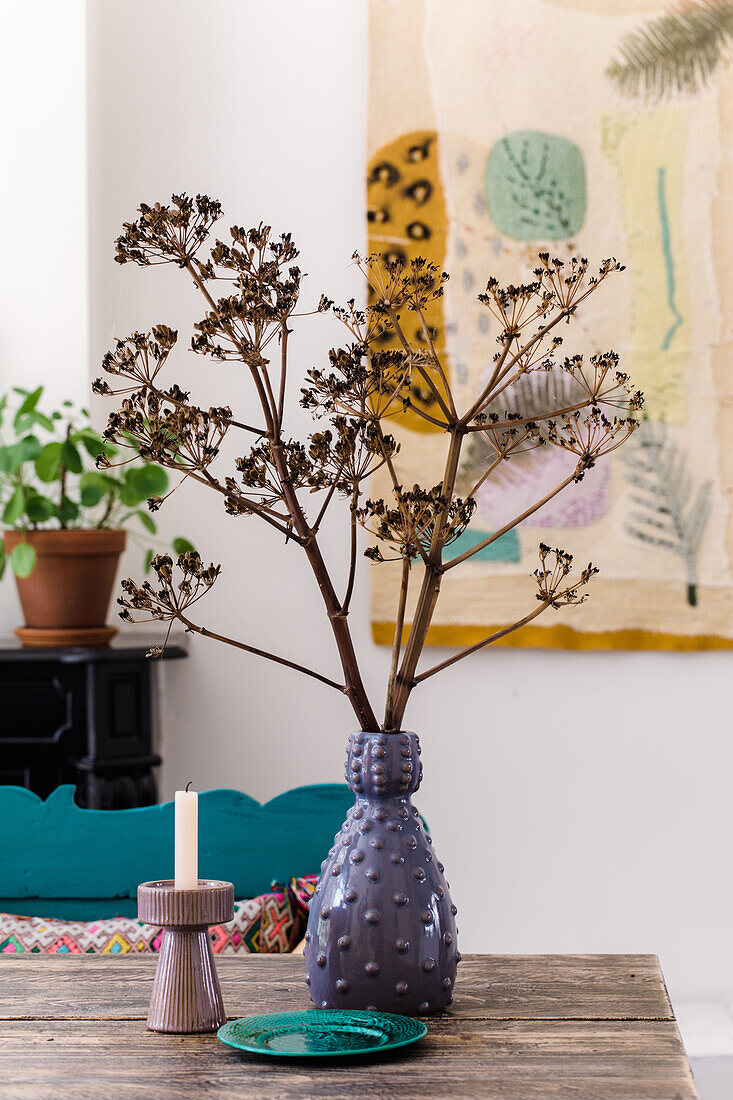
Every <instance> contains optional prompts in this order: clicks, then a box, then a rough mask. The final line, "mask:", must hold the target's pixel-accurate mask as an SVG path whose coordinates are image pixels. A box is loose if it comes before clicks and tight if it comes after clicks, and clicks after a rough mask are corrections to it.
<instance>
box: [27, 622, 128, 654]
mask: <svg viewBox="0 0 733 1100" xmlns="http://www.w3.org/2000/svg"><path fill="white" fill-rule="evenodd" d="M15 633H16V634H17V636H18V637H19V638H20V640H21V642H22V643H23V646H24V647H26V648H28V649H45V648H49V649H51V648H58V647H59V646H106V645H109V643H110V642H111V641H112V639H113V638H114V636H115V634H116V633H117V627H116V626H83V627H75V628H71V629H68V628H67V629H61V628H57V627H43V626H16V628H15Z"/></svg>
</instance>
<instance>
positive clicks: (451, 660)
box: [413, 600, 551, 686]
mask: <svg viewBox="0 0 733 1100" xmlns="http://www.w3.org/2000/svg"><path fill="white" fill-rule="evenodd" d="M550 603H551V601H550V600H543V601H542V603H541V604H540V606H539V607H536V608H535V610H534V611H532V612H530V614H529V615H525V616H524V618H523V619H520V620H519V621H518V622H516V623H512V625H511V626H505V627H503V628H502V629H501V630H497V631H496V633H495V634H490V635H489V636H488V638H484V639H483V641H480V642H476V644H475V645H472V646H469V647H468V648H467V649H462V650H461V652H460V653H455V654H454V655H453V656H452V657H448V658H446V660H445V661H441V662H440V664H439V665H433V667H432V668H429V669H428V670H427V672H421V673H420V675H419V676H416V677H415V679H414V680H413V686H415V685H417V684H421V683H422V682H423V680H427V679H428V677H429V676H434V675H435V673H436V672H442V671H443V669H444V668H449V667H450V666H451V665H454V664H455V663H456V661H462V660H463V658H464V657H468V656H469V655H470V654H471V653H476V651H477V650H479V649H483V648H484V646H487V645H491V643H492V642H498V641H499V639H500V638H505V637H506V636H507V634H512V633H513V632H514V631H515V630H519V628H520V627H522V626H526V625H527V623H531V622H532V620H533V619H536V618H537V616H538V615H541V614H542V612H543V611H546V610H547V608H548V607H549V606H550Z"/></svg>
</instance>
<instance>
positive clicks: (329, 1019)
mask: <svg viewBox="0 0 733 1100" xmlns="http://www.w3.org/2000/svg"><path fill="white" fill-rule="evenodd" d="M427 1030H428V1029H427V1028H426V1027H425V1024H423V1023H421V1022H420V1020H414V1019H412V1018H410V1017H409V1016H395V1015H393V1014H392V1013H390V1012H350V1011H348V1010H347V1009H317V1010H314V1011H312V1012H271V1013H268V1015H266V1016H243V1017H242V1018H241V1019H239V1020H230V1022H229V1023H228V1024H224V1026H223V1027H220V1028H219V1031H218V1033H217V1034H218V1036H219V1038H220V1039H221V1041H222V1043H226V1044H227V1046H230V1047H236V1048H237V1050H248V1051H251V1052H252V1053H254V1054H271V1055H274V1056H275V1057H278V1058H343V1057H344V1056H345V1055H349V1054H376V1053H381V1051H383V1050H396V1048H397V1047H404V1046H407V1045H408V1044H409V1043H415V1042H417V1040H418V1039H422V1037H423V1035H425V1033H426V1032H427Z"/></svg>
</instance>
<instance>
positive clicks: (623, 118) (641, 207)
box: [367, 0, 733, 649]
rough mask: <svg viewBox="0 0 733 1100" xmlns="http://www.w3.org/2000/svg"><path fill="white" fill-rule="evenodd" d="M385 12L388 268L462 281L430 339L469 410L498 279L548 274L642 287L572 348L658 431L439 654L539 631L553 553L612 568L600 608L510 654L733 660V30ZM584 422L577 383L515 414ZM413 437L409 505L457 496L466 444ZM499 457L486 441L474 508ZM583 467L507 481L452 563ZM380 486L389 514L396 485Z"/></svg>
mask: <svg viewBox="0 0 733 1100" xmlns="http://www.w3.org/2000/svg"><path fill="white" fill-rule="evenodd" d="M370 13H371V30H370V46H371V51H370V65H371V75H370V85H371V90H370V117H369V136H368V141H369V169H368V177H367V180H368V182H367V211H368V219H369V221H368V226H369V247H370V250H371V251H374V252H381V253H390V254H392V255H393V256H395V257H403V258H405V259H407V260H410V259H414V258H415V257H416V256H418V255H420V256H423V257H425V258H427V259H429V260H431V261H432V262H434V263H436V264H438V265H439V267H440V268H441V269H445V270H446V271H448V272H450V275H451V278H450V281H449V282H448V283H447V284H446V287H445V293H444V295H443V297H442V298H440V299H438V300H437V301H436V302H434V303H431V305H430V307H429V309H430V310H432V312H430V313H429V318H428V323H429V325H430V326H431V328H432V330H433V334H432V341H433V343H434V344H435V347H436V350H437V352H438V355H439V356H441V358H442V360H443V365H444V367H445V369H446V371H447V374H448V376H449V378H450V382H451V388H452V391H453V393H454V396H455V398H456V401H457V404H458V407H459V409H466V408H468V407H469V405H470V399H471V398H472V396H474V395H475V394H476V393H478V392H480V391H481V388H482V383H483V382H485V381H486V377H487V374H486V372H487V369H488V368H487V364H490V363H491V360H492V355H493V353H494V351H495V350H496V347H497V344H496V340H497V334H498V322H496V321H495V320H494V319H493V317H492V316H491V314H490V313H489V311H488V310H487V309H486V308H484V307H483V306H482V305H481V304H480V303H479V301H478V300H477V296H478V295H479V294H480V293H481V292H483V290H484V289H485V286H486V280H487V276H488V275H494V276H496V277H497V278H498V280H499V282H500V283H502V284H504V285H506V284H508V283H519V282H527V281H529V280H531V279H532V271H533V268H534V267H536V266H537V253H538V252H540V251H549V252H550V254H551V255H553V256H560V257H567V258H569V257H571V256H573V255H577V256H586V257H588V259H589V261H590V264H591V267H595V266H596V265H598V264H599V263H600V262H601V261H602V260H603V259H604V258H605V257H607V256H616V257H618V258H619V260H620V261H621V262H622V263H624V264H626V265H627V268H628V270H627V271H626V272H625V274H623V275H618V276H616V277H615V278H614V279H613V280H611V281H609V283H608V284H607V286H606V287H604V288H603V290H602V291H600V292H599V294H598V295H597V296H594V297H593V299H592V301H589V302H588V304H587V307H586V308H584V309H582V310H581V311H579V313H578V319H577V322H576V323H575V325H574V326H568V328H567V331H566V332H564V333H563V335H564V336H565V345H564V349H563V354H568V355H572V354H574V353H575V352H579V351H583V352H585V353H586V354H588V355H590V354H593V353H594V352H597V351H605V350H606V349H609V348H612V349H614V350H615V351H617V352H618V353H619V354H620V356H621V367H622V369H623V370H624V371H627V372H628V373H629V374H630V375H631V378H632V379H633V382H634V384H635V386H638V387H639V388H640V389H642V390H643V391H644V393H645V395H646V410H647V414H648V420H647V421H645V423H644V424H643V426H642V428H641V429H640V431H639V432H638V433H637V434H636V435H635V437H634V438H633V439H632V440H631V441H630V443H629V444H628V446H626V447H623V448H621V449H620V450H619V451H617V452H615V453H614V454H613V455H611V456H609V457H608V458H607V459H604V460H603V461H601V462H599V463H598V464H597V466H596V467H595V468H594V469H592V470H590V471H588V473H587V476H586V477H585V478H584V480H583V482H582V483H581V484H579V485H571V486H570V487H568V488H566V489H564V490H563V491H562V492H561V493H559V495H557V496H555V497H553V498H552V499H548V500H547V503H546V504H545V505H544V506H543V507H541V508H540V510H538V511H536V512H535V513H534V514H532V515H530V516H529V517H528V518H527V519H526V520H525V521H524V522H523V523H522V524H520V525H518V526H517V527H514V528H512V529H511V530H509V531H508V532H507V533H506V534H505V535H504V536H503V537H501V538H500V539H497V540H496V541H495V542H493V543H491V545H489V546H486V547H484V548H483V549H482V550H481V551H479V552H478V553H477V554H476V555H475V556H474V557H473V558H471V561H470V563H468V564H467V565H466V566H465V567H464V568H461V569H456V570H453V571H451V572H450V573H449V574H448V575H447V576H446V578H445V581H444V584H443V588H442V592H441V600H440V602H439V604H438V607H437V611H436V616H435V619H434V622H433V626H432V629H431V631H430V634H429V638H428V641H429V642H431V643H433V644H436V645H450V646H453V645H456V646H458V645H460V646H463V645H470V644H472V643H475V642H478V641H479V640H481V639H483V638H485V637H487V636H488V635H490V634H491V633H493V632H495V631H496V630H497V629H498V628H500V627H502V626H505V625H506V624H508V623H511V622H513V621H515V620H516V619H517V618H519V617H521V616H522V615H524V614H525V613H526V612H528V611H530V610H531V609H532V608H533V607H535V606H536V604H535V588H534V582H533V580H532V579H531V576H530V574H531V573H532V571H533V570H534V569H535V568H536V564H537V547H538V544H539V543H540V542H545V543H548V544H549V545H550V546H561V547H563V548H565V549H566V550H568V551H569V552H571V553H573V554H574V555H575V559H576V561H577V562H582V563H583V564H585V562H587V561H589V560H592V561H593V562H594V563H596V564H597V565H598V566H599V567H600V575H599V576H598V578H596V580H594V582H593V584H592V585H591V589H590V592H591V595H590V599H589V600H588V602H587V603H585V604H583V606H582V607H575V608H572V609H571V610H568V611H558V612H553V611H549V612H548V613H547V614H546V615H544V616H543V617H542V618H540V619H538V620H537V621H536V622H535V623H532V624H531V625H530V626H527V627H525V628H524V629H523V630H520V631H517V632H516V633H515V634H511V635H509V636H508V637H506V638H505V639H504V640H503V641H502V643H501V644H503V645H517V646H527V645H529V646H562V647H567V648H578V649H593V648H623V649H704V648H730V647H731V646H733V508H732V507H731V502H732V501H733V446H732V445H731V443H732V440H733V428H732V426H731V425H732V423H733V422H732V421H731V418H730V415H729V413H730V409H731V405H732V403H733V371H731V347H732V340H731V334H733V295H731V293H730V291H731V289H733V262H732V261H731V253H730V248H729V244H730V240H731V226H732V225H733V213H732V212H733V171H731V164H732V162H733V141H731V133H732V132H733V130H732V127H733V65H732V64H731V60H733V45H732V44H731V42H730V41H729V34H728V31H727V30H725V29H724V28H725V27H726V26H727V24H726V23H725V20H726V19H727V20H728V21H730V5H728V4H721V3H720V2H719V0H695V3H691V4H675V3H674V2H672V0H605V2H604V0H522V2H521V3H518V2H514V3H508V2H507V0H452V2H451V3H446V2H445V0H379V2H377V0H374V2H373V3H371V4H370ZM711 44H712V45H711ZM408 320H409V317H406V319H405V324H406V325H407V323H408ZM408 331H409V332H410V333H412V329H408ZM414 339H415V341H416V342H417V345H418V346H419V345H420V341H421V340H422V339H423V336H422V334H421V332H420V330H419V326H418V325H417V322H415V332H414ZM385 346H391V345H389V344H386V345H385ZM412 398H413V404H416V405H418V406H419V405H420V402H421V401H422V402H423V409H424V411H429V403H430V402H433V401H434V400H435V399H434V398H433V397H432V396H431V395H430V393H422V394H421V393H420V392H419V387H416V389H415V392H414V393H413V395H412ZM575 399H576V398H575V397H574V390H573V386H572V380H571V379H570V377H569V376H563V374H562V372H559V373H558V372H553V373H552V375H547V374H543V373H541V372H540V373H536V372H531V371H530V372H527V373H526V375H524V376H522V377H521V378H520V379H519V380H518V381H517V382H516V384H515V385H514V386H512V388H510V389H507V391H506V393H505V394H504V395H503V396H502V398H501V400H500V402H499V404H498V405H497V406H496V407H495V408H494V410H493V411H495V412H499V413H502V412H505V411H508V412H510V413H512V414H514V415H521V416H537V415H541V414H542V413H543V412H546V411H548V409H553V408H558V407H562V406H563V405H571V404H572V402H573V400H575ZM425 402H427V403H428V404H425ZM390 431H391V432H392V433H393V434H394V435H395V437H396V438H397V440H398V442H400V443H401V444H403V445H402V448H401V451H400V454H399V455H398V458H397V461H396V466H397V472H398V475H399V479H400V481H401V482H402V483H403V484H404V485H412V484H413V483H414V482H415V481H417V482H419V483H420V484H421V485H425V486H431V485H435V484H438V483H439V481H440V478H441V476H442V471H443V465H444V461H445V453H444V452H445V440H444V439H443V438H442V437H440V436H436V435H435V434H434V429H433V426H432V424H430V423H429V422H427V421H426V420H420V419H419V417H418V416H417V415H416V414H414V413H413V412H409V413H408V414H407V415H406V416H405V417H404V418H402V419H401V420H400V421H399V422H397V423H395V424H394V426H390ZM487 453H490V452H487V450H486V449H485V447H484V446H483V445H482V442H481V440H480V438H479V437H478V436H476V437H475V442H474V443H473V444H472V446H470V447H467V448H466V450H465V457H464V461H463V464H462V467H461V470H460V476H459V483H458V492H459V494H461V495H463V493H464V492H466V491H468V489H469V488H470V487H471V486H473V485H474V484H475V483H476V481H478V475H479V471H481V470H483V469H484V468H485V466H486V461H487ZM575 461H576V459H575V456H573V455H571V454H568V453H566V452H564V451H558V450H557V449H556V448H554V447H549V446H548V447H542V448H539V449H536V450H528V451H526V452H525V453H524V454H522V455H518V456H517V457H516V460H515V459H513V460H512V461H511V462H507V463H505V464H504V465H503V466H502V467H501V468H500V470H498V471H497V476H496V477H495V478H492V479H490V480H489V481H486V482H485V483H484V485H483V486H481V488H480V490H479V491H478V492H477V494H476V495H477V510H476V512H475V514H474V518H473V521H472V524H471V527H470V528H469V529H468V530H467V531H465V532H464V533H463V534H462V535H461V537H460V539H459V540H458V541H456V542H455V543H454V544H453V545H452V547H451V555H450V556H451V557H453V556H457V554H458V553H461V552H465V551H466V550H469V549H470V548H471V547H473V546H475V545H477V543H478V542H480V541H481V540H482V539H483V538H485V537H486V536H487V535H488V534H490V533H491V532H493V531H496V530H500V529H502V528H503V527H504V526H505V524H506V523H507V522H510V521H511V520H512V518H513V517H515V516H516V515H517V514H521V513H523V512H525V511H527V510H528V509H529V508H530V507H532V506H533V505H535V504H537V503H538V502H541V501H542V500H543V499H545V498H546V497H548V495H549V493H550V492H551V490H553V489H554V488H556V487H557V486H558V485H559V484H561V483H562V481H563V480H564V478H565V477H566V476H567V474H568V470H569V469H572V467H573V466H574V464H575ZM375 480H376V484H375V485H374V487H373V490H372V493H373V495H376V496H385V497H389V494H390V491H391V484H390V478H389V474H388V471H387V470H386V468H384V469H383V470H382V471H380V473H379V474H378V475H377V477H376V479H375ZM415 569H416V570H421V566H419V565H416V566H415ZM371 573H372V578H373V579H372V585H373V589H372V623H373V630H374V636H375V639H376V640H377V641H378V642H380V643H385V644H390V645H391V644H392V640H393V637H394V629H395V627H394V614H395V608H396V605H397V592H398V590H399V584H400V565H399V563H398V562H385V563H383V564H380V565H378V566H375V567H374V568H373V569H372V571H371ZM408 610H409V604H408ZM408 620H409V614H408Z"/></svg>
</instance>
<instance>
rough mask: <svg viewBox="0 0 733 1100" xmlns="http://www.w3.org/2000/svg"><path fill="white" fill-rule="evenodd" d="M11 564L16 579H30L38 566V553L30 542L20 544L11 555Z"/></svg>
mask: <svg viewBox="0 0 733 1100" xmlns="http://www.w3.org/2000/svg"><path fill="white" fill-rule="evenodd" d="M10 564H11V566H12V568H13V572H14V573H15V575H16V577H21V578H24V577H30V575H31V573H32V572H33V570H34V568H35V565H36V551H35V549H34V547H32V546H31V544H30V543H29V542H19V543H18V545H17V546H14V547H13V549H12V551H11V554H10Z"/></svg>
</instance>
